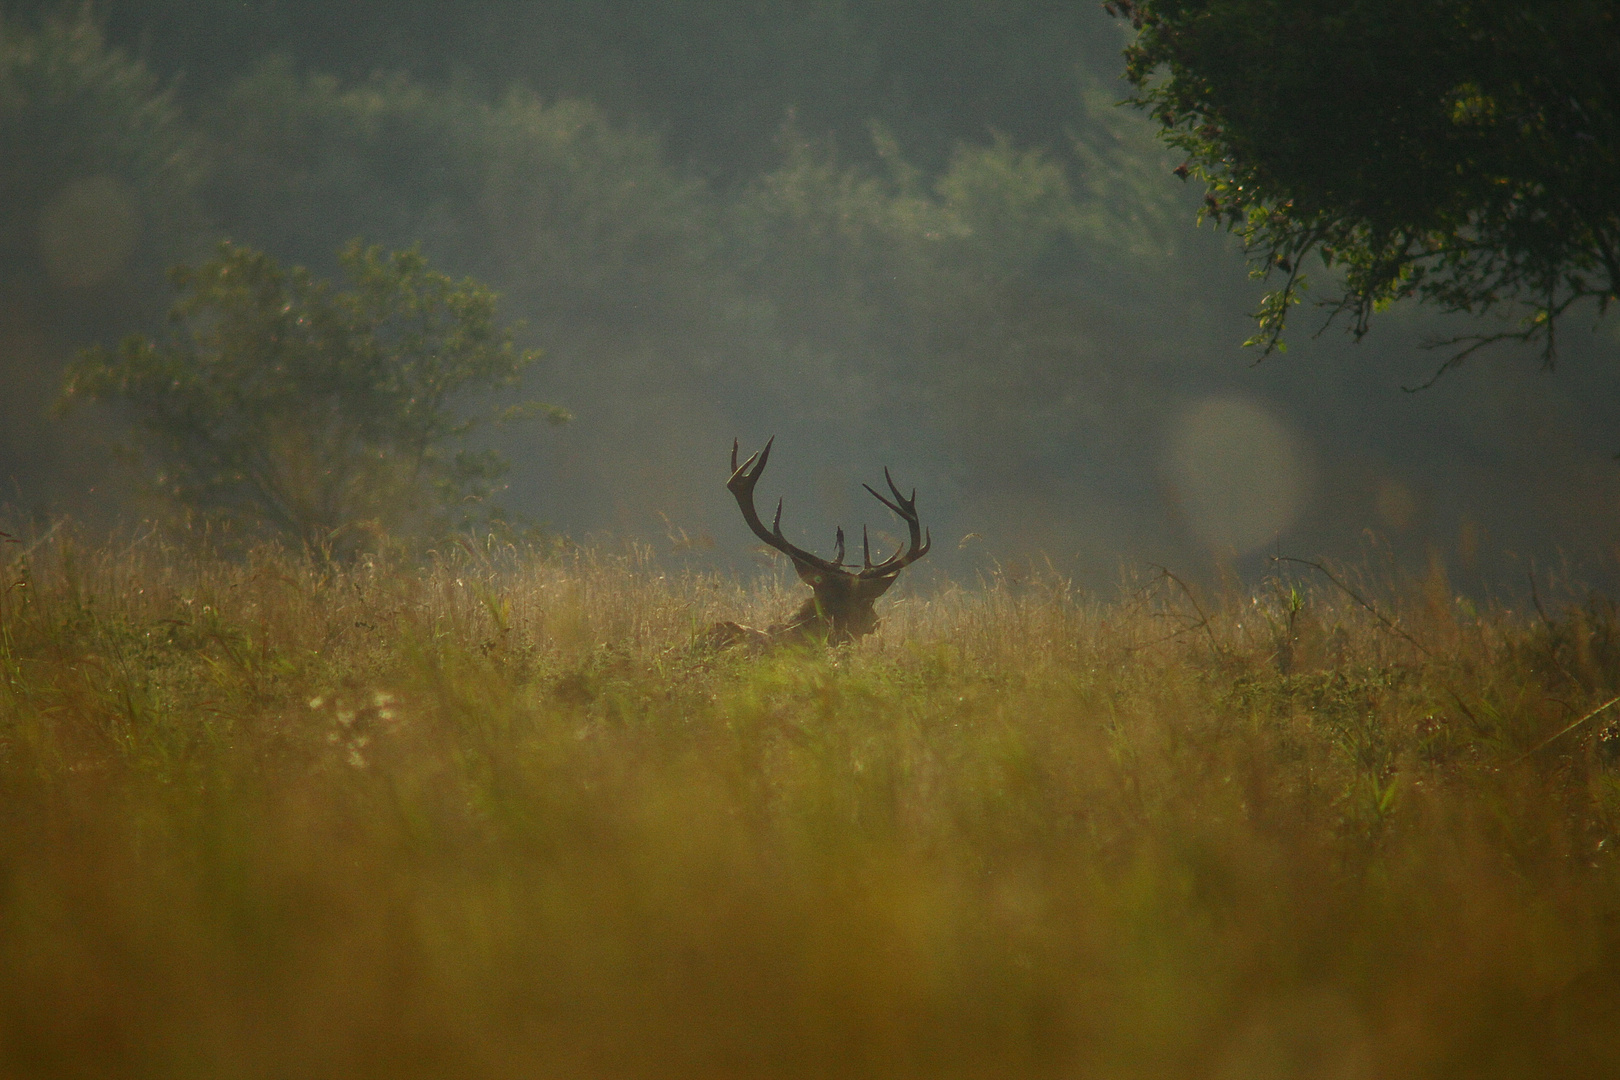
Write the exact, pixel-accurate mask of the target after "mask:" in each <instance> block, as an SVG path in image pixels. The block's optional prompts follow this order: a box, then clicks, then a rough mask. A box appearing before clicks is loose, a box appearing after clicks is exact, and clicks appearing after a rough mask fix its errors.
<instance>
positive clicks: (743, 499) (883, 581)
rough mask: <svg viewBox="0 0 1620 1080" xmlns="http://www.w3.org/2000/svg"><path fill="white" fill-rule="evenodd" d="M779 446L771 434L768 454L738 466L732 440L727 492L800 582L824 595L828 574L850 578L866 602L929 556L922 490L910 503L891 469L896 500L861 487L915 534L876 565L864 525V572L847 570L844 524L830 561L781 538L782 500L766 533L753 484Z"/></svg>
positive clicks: (930, 538)
mask: <svg viewBox="0 0 1620 1080" xmlns="http://www.w3.org/2000/svg"><path fill="white" fill-rule="evenodd" d="M775 442H776V438H775V436H772V437H771V439H770V441H769V442H767V443H766V444H765V448H764V449H763V450H760V451H759V452H758V453H755V454H753V455H751V456H750V457H749V458H748V460H747V461H744V462H743V463H742V464H741V465H738V464H737V441H736V440H735V439H733V440H732V442H731V479H730V480H727V481H726V488H727V489H728V490H729V491H730V492H731V493H732V495H734V496H736V499H737V506H738V508H739V509H741V510H742V516H743V520H744V521H745V522H747V523H748V527H749V528H750V529H752V530H753V533H754V535H755V536H757V537H759V538H760V539H761V540H763V541H764V542H765V543H766V544H768V545H770V546H771V547H773V548H775V549H776V550H777V551H780V552H781V553H782V554H784V555H786V556H787V557H788V558H789V559H791V560H792V561H793V567H794V569H795V570H797V571H798V574H799V578H800V580H802V581H804V582H805V583H806V584H808V585H810V586H811V587H813V588H816V589H818V591H819V590H820V589H821V587H822V586H823V585H824V584H826V583H827V579H828V576H829V575H831V576H833V577H836V578H843V579H848V580H849V581H851V582H852V583H855V582H858V583H860V584H861V585H862V586H863V587H861V588H859V589H858V590H857V591H858V592H859V593H860V594H862V596H863V598H864V597H866V596H868V595H869V596H870V599H872V600H875V599H877V598H878V597H879V596H881V595H882V594H883V592H884V591H885V590H887V589H888V587H889V586H890V585H892V584H894V579H895V578H896V577H898V576H899V574H900V571H902V570H904V569H905V568H906V567H908V566H910V565H911V564H912V563H914V562H916V561H917V560H918V559H920V558H922V557H923V556H924V555H926V554H928V549H929V547H930V546H931V545H932V543H933V536H932V535H931V534H929V533H926V532H925V531H924V530H923V528H922V523H921V522H920V521H919V520H918V518H917V491H916V489H915V488H913V489H912V491H911V497H910V498H909V499H908V498H906V496H904V495H902V494H901V493H900V489H899V488H898V487H897V486H895V482H894V477H892V476H890V475H889V470H888V469H887V468H885V469H884V470H883V478H884V479H885V480H887V481H888V483H889V491H890V492H891V493H892V494H893V495H894V501H893V502H890V501H889V500H888V499H887V498H885V497H884V496H883V494H882V493H881V492H879V491H878V490H877V489H875V488H873V487H872V486H871V485H870V484H862V485H861V486H862V487H864V488H866V490H867V491H870V492H871V493H872V495H873V497H874V498H876V499H877V501H878V502H880V503H882V504H883V505H884V506H887V507H888V508H889V509H890V510H893V511H894V512H895V513H896V514H898V515H899V516H900V517H901V519H902V520H904V521H905V523H906V525H907V527H908V528H909V529H910V531H911V538H910V543H909V544H907V545H905V546H903V547H901V548H900V549H899V550H898V551H896V552H895V553H894V554H893V555H890V556H889V557H888V558H887V559H884V560H883V561H882V562H879V563H874V562H873V561H872V544H871V539H870V537H869V535H868V533H867V530H866V527H865V526H864V525H863V526H862V527H861V555H862V559H861V561H862V563H863V564H864V565H863V566H862V568H861V569H860V570H859V571H855V572H852V571H849V570H846V569H844V566H845V563H844V529H843V526H839V527H838V540H837V544H838V547H837V553H836V554H835V555H834V557H833V559H832V560H831V561H828V560H826V559H823V558H821V557H820V556H819V555H815V554H812V553H811V552H808V551H805V550H804V549H803V548H801V547H798V546H796V545H794V544H792V543H789V542H788V540H787V538H786V537H784V536H783V535H782V500H780V499H778V500H777V502H776V517H775V519H774V520H773V521H772V522H771V527H770V528H769V529H767V528H766V527H765V523H764V522H763V521H761V520H760V517H759V512H758V511H757V510H755V509H754V485H755V484H757V483H758V482H759V478H760V475H761V474H762V473H763V472H764V471H765V463H766V462H768V461H769V460H770V458H771V446H772V445H773V444H774V443H775Z"/></svg>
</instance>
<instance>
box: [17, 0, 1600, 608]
mask: <svg viewBox="0 0 1620 1080" xmlns="http://www.w3.org/2000/svg"><path fill="white" fill-rule="evenodd" d="M90 10H91V12H92V14H90V15H88V16H86V15H82V14H80V13H79V9H77V8H76V7H68V8H62V7H60V6H55V5H42V4H17V3H11V4H9V5H7V6H6V8H5V9H4V15H5V22H4V35H5V36H4V44H3V45H0V49H3V50H4V60H3V64H4V74H3V76H0V77H3V78H4V79H5V80H6V81H5V83H4V85H5V86H6V87H7V90H6V93H7V97H6V98H5V99H4V104H3V105H0V109H3V112H0V124H3V125H4V131H5V135H4V137H5V139H6V143H7V146H8V148H9V149H8V152H7V154H6V157H5V162H4V164H3V165H0V183H3V184H4V191H5V210H4V211H3V213H4V235H3V238H0V279H3V280H4V282H5V283H6V288H5V292H4V296H5V300H4V301H3V302H0V306H3V309H4V310H0V364H3V365H4V370H5V377H6V379H7V382H8V384H9V385H10V387H11V390H10V392H9V393H7V394H6V395H5V398H6V401H5V404H4V406H3V409H4V432H3V435H0V476H3V477H4V479H5V484H6V489H7V490H6V492H5V494H4V496H3V498H4V501H5V502H7V503H9V504H12V505H13V506H15V507H16V508H18V509H19V510H22V511H25V512H28V513H32V514H36V515H40V516H42V517H51V516H53V515H56V514H60V513H71V514H74V515H75V516H78V517H81V518H89V519H92V520H97V521H102V522H111V521H114V520H119V519H129V518H131V517H133V516H139V515H140V514H141V513H143V512H144V511H143V509H142V507H141V505H140V504H139V503H138V502H136V501H133V500H132V499H130V498H128V497H126V495H127V488H128V484H129V479H130V477H129V474H128V473H127V472H120V471H118V470H117V469H115V468H111V467H109V465H108V461H109V454H108V447H109V446H110V445H111V444H112V443H114V442H116V441H117V436H116V432H114V431H112V430H109V428H108V426H107V425H106V423H105V420H106V416H105V415H104V414H101V413H97V412H93V411H92V412H85V411H82V410H81V411H80V412H78V413H75V414H72V415H70V416H68V417H67V418H66V419H65V420H63V419H49V418H47V417H46V415H45V413H46V410H47V408H48V407H49V405H50V403H51V401H52V400H53V398H54V396H55V394H56V392H57V387H58V385H59V381H60V373H61V371H62V368H63V366H64V365H65V363H66V362H67V361H68V360H69V359H70V358H71V357H72V355H73V354H74V353H75V351H76V350H77V349H79V348H81V347H83V346H85V345H89V344H92V343H95V342H103V343H108V344H111V343H112V342H114V341H116V340H117V339H118V338H119V337H121V336H122V335H123V334H125V333H128V332H131V331H142V332H148V331H152V330H154V329H156V328H157V327H158V326H159V325H160V320H161V313H162V311H163V310H164V308H165V307H166V305H167V304H168V303H169V300H170V294H169V290H168V288H167V286H166V285H165V284H164V282H163V279H162V271H163V269H164V268H165V267H166V266H168V265H169V264H172V263H176V262H192V263H197V262H201V261H203V260H205V259H206V258H207V257H208V256H209V255H210V253H211V252H212V250H213V245H214V243H215V241H216V240H217V239H218V238H220V237H229V238H231V239H232V240H234V241H236V242H238V243H241V244H246V245H250V246H252V247H255V248H258V249H261V250H263V251H265V252H266V253H268V254H269V255H271V256H272V257H274V258H276V259H278V260H279V261H280V262H281V263H283V264H284V265H289V264H302V265H307V266H309V267H311V268H312V269H313V270H315V271H316V272H317V273H319V274H323V275H329V274H331V273H332V272H333V271H334V270H335V266H336V263H335V257H336V252H337V250H338V248H339V247H340V246H341V245H342V244H343V243H344V242H346V241H347V240H349V239H351V238H355V237H359V238H363V239H364V240H365V241H367V242H368V243H375V244H380V245H382V246H384V247H386V248H390V249H399V248H405V247H409V246H411V245H413V244H417V245H420V248H421V251H422V253H423V254H424V255H425V256H427V257H428V258H429V259H430V260H431V262H432V264H433V265H434V267H436V268H438V269H440V270H443V271H445V272H447V273H450V274H451V275H453V276H457V277H459V276H462V275H472V276H474V277H476V278H478V279H480V280H482V281H484V282H486V283H488V284H490V285H491V286H493V287H494V288H496V289H497V290H498V291H499V292H500V294H501V296H502V300H501V314H502V317H503V318H505V319H509V320H521V321H522V322H523V323H524V324H525V329H523V330H522V331H521V335H520V336H521V342H522V344H523V345H525V346H530V347H538V348H540V349H542V350H543V351H544V358H543V360H542V361H541V362H540V363H539V364H538V365H536V366H535V367H534V368H533V369H531V371H530V372H529V375H528V379H529V382H528V384H527V389H528V390H530V391H531V392H532V394H533V395H535V396H539V397H543V398H544V399H545V400H547V401H550V402H554V403H556V404H558V405H560V406H562V407H564V408H566V409H568V410H569V411H570V412H571V413H573V415H574V417H575V420H574V421H573V422H572V423H571V424H569V425H567V426H565V427H561V428H555V429H552V428H546V429H540V428H532V427H528V428H524V427H520V428H511V429H507V430H505V431H503V432H502V433H500V434H499V435H498V436H497V440H498V442H497V445H498V446H499V448H500V449H502V450H503V451H504V452H505V453H506V455H507V456H508V457H509V458H510V459H511V460H512V462H513V466H514V467H513V470H512V473H511V475H510V488H509V490H508V491H507V492H506V493H505V495H504V496H503V500H502V501H503V502H504V504H505V506H506V507H507V508H508V510H509V511H511V512H513V513H514V514H516V515H519V516H521V517H523V518H525V519H528V520H532V521H535V522H539V523H543V524H544V525H545V526H546V527H547V528H549V529H551V530H554V531H558V532H562V533H566V534H569V535H572V536H574V537H576V538H584V537H590V536H597V537H600V536H606V535H612V536H615V537H619V538H632V539H651V540H653V541H654V542H655V543H657V544H658V545H660V546H663V545H665V543H666V541H665V538H666V536H670V535H673V536H676V537H679V536H681V535H683V534H684V535H685V536H686V537H688V538H696V539H697V540H698V547H699V548H701V547H702V546H703V545H704V544H706V543H707V541H706V540H705V539H704V538H712V540H713V542H714V544H715V549H714V550H715V552H716V556H715V557H720V558H723V559H731V560H735V559H740V558H741V557H742V555H743V553H744V552H745V551H746V550H747V548H748V546H749V545H750V543H751V541H750V538H749V537H748V536H747V535H746V533H745V532H744V531H743V529H742V528H741V524H740V522H739V521H737V520H736V518H735V510H734V508H733V507H732V506H731V505H730V503H729V500H728V499H727V497H726V494H725V491H724V489H723V481H724V479H725V450H726V449H727V447H728V446H729V440H730V439H731V438H732V437H733V436H737V437H740V438H741V439H742V441H743V442H744V443H745V444H753V445H757V444H761V443H763V441H764V439H765V438H766V437H768V436H770V435H773V434H774V435H777V436H778V445H779V447H780V452H779V454H778V463H777V464H776V465H775V466H774V468H773V475H772V477H771V482H772V483H774V484H776V485H778V487H777V488H776V489H775V490H776V491H778V492H779V493H782V494H785V495H786V497H787V504H788V508H789V509H788V513H787V515H786V516H785V519H784V520H785V522H786V523H787V527H788V528H789V529H790V530H793V531H794V536H795V539H796V540H798V541H799V542H802V543H804V544H806V545H807V546H810V547H812V548H826V547H827V546H828V545H830V543H831V537H832V531H833V527H834V525H836V524H840V523H842V524H845V525H858V524H859V520H860V519H861V518H862V517H863V516H864V517H865V519H866V520H868V521H871V522H872V524H873V525H875V526H878V527H880V528H883V529H885V530H892V528H893V527H894V524H893V522H892V521H889V520H888V519H887V517H886V515H883V513H882V511H881V510H878V511H877V513H876V515H874V513H873V509H872V508H869V507H868V506H865V505H863V500H864V496H862V495H861V493H860V491H859V484H860V483H861V482H863V481H864V482H870V481H872V480H874V479H875V478H876V477H878V476H880V475H881V468H882V466H883V465H885V464H887V465H889V466H891V467H892V468H893V470H894V472H895V475H896V476H897V477H898V478H901V479H902V482H903V483H904V484H906V485H913V484H914V485H915V486H916V487H917V488H918V489H919V491H920V492H921V494H922V503H921V505H922V506H923V507H924V512H925V513H926V515H927V517H928V520H929V522H930V524H931V526H932V528H933V530H934V533H935V536H936V538H937V539H938V540H939V543H938V544H937V547H936V552H935V555H934V557H933V559H932V566H931V568H930V569H931V570H942V571H945V572H949V573H953V574H957V573H963V572H968V571H971V570H973V569H975V568H979V567H983V566H985V565H987V564H988V561H989V560H997V561H1001V562H1009V561H1017V560H1027V559H1031V558H1050V559H1051V560H1052V561H1053V563H1054V565H1056V566H1058V567H1059V568H1060V569H1061V571H1062V572H1064V573H1066V574H1070V575H1073V576H1075V577H1076V578H1077V579H1078V580H1080V581H1082V582H1085V583H1087V584H1090V585H1095V586H1104V585H1108V584H1110V583H1111V582H1112V581H1114V580H1115V579H1116V577H1117V574H1118V572H1119V568H1120V566H1121V564H1125V565H1136V566H1140V565H1143V564H1147V563H1158V564H1163V565H1167V566H1172V567H1175V568H1177V569H1178V570H1180V571H1181V572H1184V573H1186V574H1189V575H1192V576H1194V577H1205V578H1207V577H1208V576H1209V575H1211V574H1213V573H1215V572H1216V571H1217V569H1218V568H1220V567H1222V566H1232V567H1234V568H1236V569H1237V570H1238V571H1239V572H1240V574H1242V575H1243V576H1246V577H1250V578H1253V577H1256V576H1257V575H1259V574H1261V573H1263V572H1264V571H1265V569H1266V568H1267V563H1266V558H1267V556H1269V555H1273V554H1277V553H1282V554H1290V555H1304V556H1312V557H1315V556H1324V555H1325V556H1331V557H1336V558H1348V559H1355V558H1359V557H1361V556H1362V555H1363V554H1364V552H1365V550H1366V545H1367V544H1368V543H1369V542H1370V541H1369V536H1375V537H1376V542H1377V543H1378V544H1380V545H1387V546H1388V547H1389V548H1390V549H1391V550H1393V551H1394V552H1395V553H1397V555H1398V557H1399V558H1400V559H1402V560H1404V561H1406V562H1407V563H1408V564H1410V565H1413V566H1421V565H1423V564H1425V563H1426V562H1428V561H1429V560H1430V559H1431V558H1439V559H1440V560H1442V561H1443V562H1444V563H1445V564H1446V565H1448V566H1449V567H1450V569H1451V572H1452V573H1453V574H1454V575H1455V576H1457V578H1458V580H1459V581H1460V582H1463V583H1466V584H1470V585H1472V586H1476V587H1487V588H1516V587H1517V585H1518V584H1519V583H1520V582H1522V581H1523V580H1524V574H1525V572H1526V571H1527V570H1528V569H1529V568H1530V566H1531V565H1533V564H1541V565H1547V564H1552V563H1556V562H1558V561H1559V560H1560V559H1561V558H1567V559H1569V560H1571V561H1572V562H1573V563H1574V564H1575V565H1577V566H1579V567H1580V568H1581V572H1582V574H1584V575H1585V576H1586V577H1587V578H1589V579H1592V580H1607V579H1608V578H1609V575H1610V572H1611V567H1612V551H1611V538H1612V536H1613V535H1614V529H1615V525H1616V524H1617V515H1620V469H1617V468H1616V467H1615V466H1614V465H1613V463H1612V461H1611V460H1610V457H1611V455H1612V454H1613V453H1614V452H1615V451H1616V450H1620V442H1617V440H1620V435H1617V434H1616V431H1617V427H1616V419H1617V414H1616V400H1617V398H1616V393H1617V391H1620V385H1617V383H1616V377H1615V373H1614V370H1613V365H1612V364H1611V363H1609V362H1608V361H1609V360H1610V358H1612V356H1613V355H1614V351H1615V349H1616V347H1617V345H1616V339H1615V335H1616V330H1615V327H1614V324H1613V322H1612V320H1611V321H1609V322H1606V323H1599V324H1598V325H1597V328H1596V329H1595V330H1593V329H1591V317H1590V316H1591V313H1590V312H1581V311H1577V312H1576V313H1575V314H1574V316H1573V317H1572V318H1570V319H1569V328H1568V330H1567V331H1566V333H1565V336H1564V341H1563V344H1562V353H1561V365H1560V367H1559V369H1558V370H1557V371H1556V372H1555V373H1547V372H1544V371H1542V370H1540V368H1539V366H1538V363H1537V359H1536V357H1535V356H1534V355H1532V354H1531V351H1530V350H1528V349H1523V350H1519V351H1515V349H1514V347H1513V346H1511V345H1510V346H1504V347H1501V348H1499V349H1498V350H1497V351H1496V352H1494V353H1487V354H1482V355H1479V356H1477V357H1475V358H1474V359H1473V360H1471V361H1470V363H1468V364H1467V365H1465V366H1464V367H1462V368H1461V369H1459V370H1457V371H1454V372H1452V373H1451V374H1449V375H1448V376H1447V377H1446V378H1444V379H1442V380H1441V381H1440V382H1439V383H1438V384H1437V385H1436V386H1434V387H1433V388H1431V389H1429V390H1426V391H1424V392H1422V393H1419V394H1408V393H1406V392H1403V390H1402V387H1403V386H1406V385H1412V384H1415V383H1419V382H1422V381H1423V380H1424V379H1426V378H1427V376H1428V374H1429V373H1430V372H1431V371H1432V370H1433V368H1434V367H1435V366H1436V365H1437V364H1438V363H1439V362H1440V361H1441V360H1442V359H1443V356H1442V355H1440V354H1435V353H1431V352H1425V351H1423V350H1422V349H1421V348H1420V345H1421V343H1422V342H1423V341H1424V340H1425V339H1427V338H1430V337H1434V336H1436V335H1437V334H1441V333H1450V332H1455V327H1452V326H1448V325H1442V323H1441V322H1440V321H1439V320H1437V319H1436V318H1435V317H1434V316H1432V315H1429V314H1426V313H1425V312H1424V311H1421V310H1418V309H1415V308H1414V309H1412V310H1405V309H1404V308H1403V307H1402V306H1401V305H1397V306H1396V307H1395V308H1394V309H1393V310H1391V311H1390V312H1388V313H1387V315H1386V316H1384V317H1383V318H1382V320H1381V321H1380V322H1379V323H1378V324H1377V326H1376V327H1375V329H1374V331H1373V333H1372V334H1371V335H1370V336H1369V337H1368V338H1367V339H1366V340H1364V341H1363V342H1361V343H1360V344H1359V345H1351V344H1350V343H1348V342H1347V341H1346V340H1345V339H1344V338H1343V336H1342V335H1341V334H1340V332H1339V331H1338V330H1337V329H1334V330H1329V331H1328V332H1327V333H1326V334H1324V335H1322V336H1321V337H1320V338H1312V337H1310V335H1309V331H1310V330H1312V329H1314V326H1311V325H1308V324H1309V320H1310V319H1311V318H1313V317H1314V313H1312V312H1309V311H1302V312H1300V313H1298V314H1297V317H1296V321H1295V329H1294V332H1293V334H1292V335H1291V344H1292V345H1293V348H1292V350H1291V351H1290V352H1289V353H1288V354H1287V355H1273V356H1271V357H1269V358H1268V359H1266V360H1265V361H1264V362H1263V363H1259V364H1255V363H1254V359H1255V354H1254V353H1253V351H1252V350H1251V351H1249V352H1245V350H1243V349H1242V348H1241V347H1240V343H1241V342H1242V341H1243V339H1244V338H1245V337H1247V336H1248V335H1249V334H1250V333H1251V332H1252V327H1251V325H1250V324H1249V322H1248V320H1247V312H1248V311H1250V310H1252V308H1253V307H1254V305H1255V303H1256V300H1257V297H1258V295H1259V291H1260V289H1259V286H1257V285H1256V284H1255V283H1252V282H1250V281H1249V280H1248V279H1247V277H1246V274H1245V269H1244V266H1243V261H1242V258H1241V255H1240V253H1239V252H1238V251H1237V249H1236V245H1235V243H1234V242H1233V241H1232V240H1230V239H1229V238H1227V237H1225V236H1224V235H1221V234H1218V233H1217V232H1215V231H1214V230H1212V229H1210V228H1207V227H1206V228H1204V229H1202V230H1200V229H1199V228H1197V227H1196V226H1195V224H1194V216H1195V210H1196V207H1197V199H1198V192H1197V191H1196V190H1195V185H1188V184H1184V183H1182V182H1179V181H1178V180H1177V179H1176V178H1175V177H1174V176H1172V175H1171V172H1170V170H1171V169H1172V168H1173V167H1174V166H1175V165H1176V164H1177V159H1176V158H1175V157H1174V156H1173V155H1172V154H1171V152H1170V151H1168V150H1166V149H1165V148H1163V147H1162V146H1160V145H1159V144H1157V143H1156V142H1155V140H1154V138H1153V133H1152V128H1151V125H1150V124H1149V122H1148V121H1147V120H1146V119H1145V118H1144V117H1143V116H1142V115H1140V114H1139V113H1138V112H1136V111H1133V110H1130V109H1128V108H1118V107H1116V106H1115V102H1116V101H1117V100H1119V99H1121V98H1123V97H1125V96H1127V91H1128V88H1127V87H1126V86H1125V84H1124V83H1122V82H1121V81H1120V79H1119V75H1120V68H1121V65H1120V61H1119V51H1120V49H1121V47H1122V46H1123V44H1124V42H1125V41H1126V40H1127V35H1126V30H1127V29H1128V28H1127V27H1126V26H1125V25H1124V24H1121V23H1120V22H1118V21H1117V20H1113V19H1110V18H1108V17H1107V16H1106V15H1105V14H1104V13H1103V12H1102V11H1101V10H1100V9H1098V8H1096V7H1094V6H1092V5H1087V4H1060V3H1037V2H1030V3H1015V4H1003V5H996V6H995V7H994V9H993V10H991V9H985V8H984V7H983V6H982V5H972V4H938V3H934V4H924V3H917V2H900V0H896V2H891V3H882V4H803V5H801V4H786V3H783V4H760V3H742V2H723V3H714V2H709V3H675V4H659V5H644V4H633V3H628V2H614V0H602V2H599V3H591V4H534V3H523V4H520V3H500V2H493V0H491V2H484V3H477V4H464V5H455V6H453V7H447V6H444V5H436V4H414V3H409V4H407V3H385V2H381V0H377V2H369V3H362V4H346V5H341V6H332V5H326V4H315V3H298V2H289V3H266V4H243V5H235V4H233V5H217V4H204V3H188V2H183V0H162V2H157V0H149V2H146V3H134V2H119V0H110V2H108V3H104V4H101V5H98V6H95V7H93V8H92V9H90ZM52 73H54V74H52ZM70 83H71V84H73V85H72V86H71V87H70V86H68V84H70ZM22 147H26V148H27V149H26V151H25V152H22V153H18V152H17V149H18V148H22ZM858 496H859V498H858ZM686 550H687V552H688V553H689V554H690V552H691V551H692V550H693V549H692V548H690V547H689V548H687V549H686ZM705 557H707V556H705Z"/></svg>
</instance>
